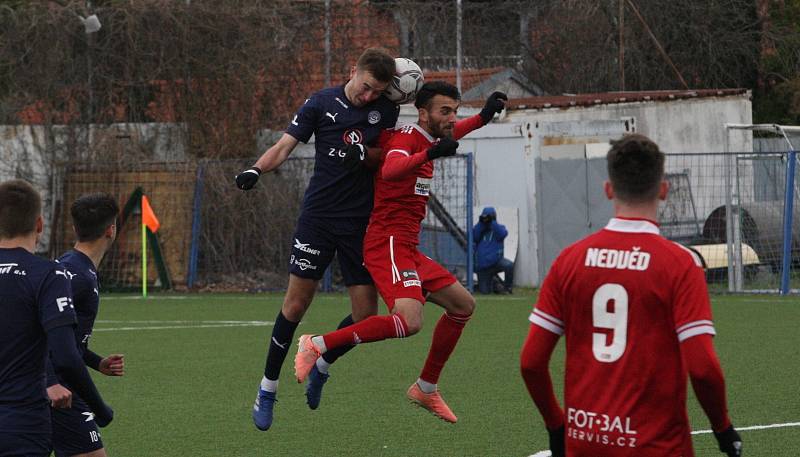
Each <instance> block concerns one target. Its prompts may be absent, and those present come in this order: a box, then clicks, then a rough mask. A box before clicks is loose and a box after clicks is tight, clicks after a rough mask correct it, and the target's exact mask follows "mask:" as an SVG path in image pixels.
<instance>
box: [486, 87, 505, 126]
mask: <svg viewBox="0 0 800 457" xmlns="http://www.w3.org/2000/svg"><path fill="white" fill-rule="evenodd" d="M507 101H508V97H507V96H506V94H504V93H502V92H494V93H492V95H490V96H489V98H487V99H486V104H485V105H483V109H482V110H481V113H480V116H481V119H483V123H484V125H485V124H488V123H489V121H491V120H492V118H493V117H494V115H495V114H497V113H499V112H500V111H503V108H505V107H506V103H505V102H507Z"/></svg>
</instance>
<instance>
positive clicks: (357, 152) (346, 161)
mask: <svg viewBox="0 0 800 457" xmlns="http://www.w3.org/2000/svg"><path fill="white" fill-rule="evenodd" d="M339 157H341V159H342V166H344V167H345V168H346V169H347V172H348V173H352V172H353V171H355V170H356V169H358V167H360V166H361V164H363V163H364V160H366V158H367V147H366V146H364V145H363V144H348V145H347V146H345V147H344V148H342V149H341V150H340V151H339Z"/></svg>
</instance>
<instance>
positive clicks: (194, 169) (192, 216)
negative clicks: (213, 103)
mask: <svg viewBox="0 0 800 457" xmlns="http://www.w3.org/2000/svg"><path fill="white" fill-rule="evenodd" d="M250 164H251V162H250V161H247V160H203V161H200V162H198V163H196V164H195V163H189V162H169V163H116V162H115V163H106V162H84V163H72V164H69V165H68V166H66V167H65V168H64V174H63V178H62V179H63V197H62V198H60V199H58V202H57V203H56V214H55V216H54V218H53V220H54V221H55V229H54V230H53V236H54V242H53V243H52V249H51V255H52V256H57V255H59V254H60V253H62V252H63V251H65V250H67V249H69V247H70V246H71V245H72V243H73V242H74V235H73V234H72V226H71V223H70V219H69V205H70V203H71V202H72V201H74V199H75V198H77V197H78V196H79V195H82V194H85V193H89V192H99V191H102V192H108V193H110V194H112V195H113V196H115V197H116V198H117V200H118V201H119V202H120V207H121V208H122V214H121V216H120V219H119V222H118V223H119V233H118V239H117V242H116V243H115V244H114V247H113V248H112V250H111V251H110V252H109V254H108V255H107V257H106V259H105V260H104V261H103V263H102V264H101V266H100V274H101V275H102V277H103V280H104V286H107V287H110V288H112V289H117V290H125V289H133V288H137V287H139V286H140V285H141V277H142V276H141V275H142V265H141V252H142V249H141V232H140V230H141V213H140V209H139V206H138V205H139V199H140V198H141V195H142V193H144V194H146V195H147V196H148V198H149V199H150V203H151V205H152V207H153V210H154V211H155V213H156V216H157V217H158V218H159V220H160V222H161V228H160V229H159V231H158V232H157V236H156V237H155V239H157V244H158V246H156V247H155V249H158V251H159V252H158V253H156V255H153V254H150V255H148V266H149V268H148V282H149V283H151V284H153V285H154V286H159V285H162V286H164V285H166V284H164V283H165V281H164V277H165V276H163V275H164V273H166V277H168V278H169V281H168V282H169V283H171V285H172V286H173V287H176V288H184V287H187V286H188V287H194V288H202V289H205V290H277V289H283V288H285V286H286V280H287V275H288V261H289V255H290V251H291V246H292V235H293V233H294V229H295V225H296V221H297V217H298V215H299V213H300V209H301V205H302V199H303V193H304V191H305V188H306V186H307V185H308V181H309V179H310V178H311V174H312V172H313V169H314V159H313V158H290V159H289V160H287V161H286V162H285V163H284V164H283V165H282V166H281V167H280V168H279V169H278V170H277V171H275V172H272V173H269V174H266V175H264V176H263V177H262V179H261V180H260V181H259V183H258V185H257V186H256V187H255V188H254V189H252V190H250V191H248V192H242V191H240V190H238V189H236V188H235V186H234V184H233V177H234V176H235V175H236V173H238V172H239V171H241V170H243V169H245V168H247V167H248V166H249V165H250ZM470 167H471V156H457V157H454V158H449V159H446V160H440V161H437V163H436V176H435V177H434V180H433V183H432V190H433V197H432V200H433V201H435V207H436V210H435V211H431V212H430V213H429V214H428V216H427V217H426V219H425V221H424V222H423V226H424V229H423V234H422V237H421V238H422V243H421V250H423V252H426V253H427V254H428V255H430V256H431V257H433V258H435V259H437V260H439V261H440V262H441V263H442V264H443V265H444V266H445V267H446V268H448V269H449V270H451V271H453V272H454V273H456V274H458V275H459V277H460V278H462V279H465V280H466V278H467V277H468V275H467V268H468V262H467V258H468V254H467V252H468V249H467V248H468V245H467V244H466V242H465V241H466V238H465V237H466V235H465V234H466V233H467V232H468V230H467V229H468V225H467V221H468V215H469V214H468V212H469V210H470V208H471V200H470V190H471V189H472V183H471V181H470V180H469V179H471V174H470V173H469V169H470ZM153 249H154V248H153V247H152V246H151V247H150V249H149V250H151V251H152V250H153ZM332 265H333V268H332V270H331V272H330V273H329V274H330V279H329V280H328V281H326V282H325V284H326V285H330V287H334V288H337V287H340V286H341V277H340V275H339V272H338V266H337V265H338V262H336V261H334V262H333V263H332Z"/></svg>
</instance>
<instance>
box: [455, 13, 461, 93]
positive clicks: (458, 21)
mask: <svg viewBox="0 0 800 457" xmlns="http://www.w3.org/2000/svg"><path fill="white" fill-rule="evenodd" d="M461 20H462V11H461V0H456V87H457V88H458V92H459V93H460V92H461V64H462V62H461V53H462V49H461Z"/></svg>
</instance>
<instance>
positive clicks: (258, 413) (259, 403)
mask: <svg viewBox="0 0 800 457" xmlns="http://www.w3.org/2000/svg"><path fill="white" fill-rule="evenodd" d="M276 401H278V399H277V398H275V392H267V391H266V390H264V389H262V388H261V387H259V388H258V396H257V397H256V402H255V404H254V405H253V423H254V424H255V425H256V428H257V429H259V430H261V431H262V432H265V431H267V430H269V427H270V426H271V425H272V408H274V407H275V402H276Z"/></svg>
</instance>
